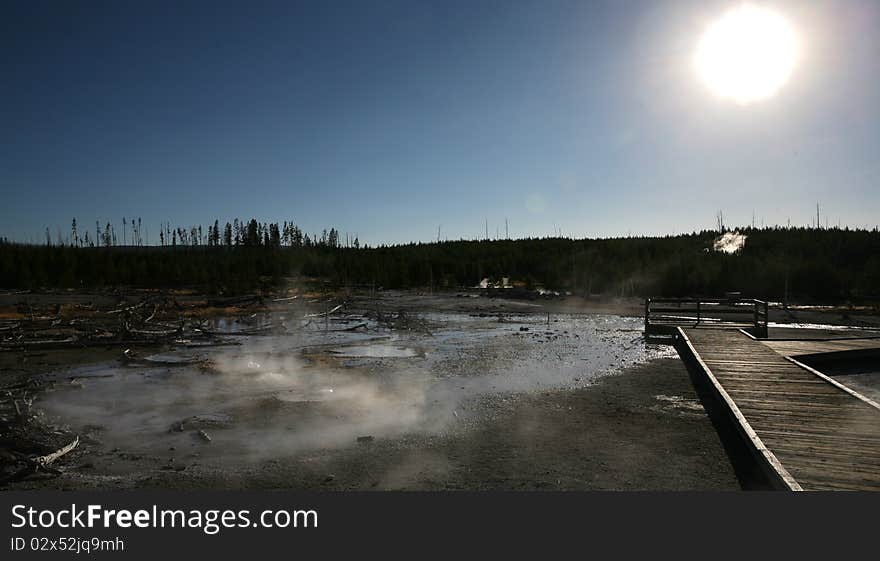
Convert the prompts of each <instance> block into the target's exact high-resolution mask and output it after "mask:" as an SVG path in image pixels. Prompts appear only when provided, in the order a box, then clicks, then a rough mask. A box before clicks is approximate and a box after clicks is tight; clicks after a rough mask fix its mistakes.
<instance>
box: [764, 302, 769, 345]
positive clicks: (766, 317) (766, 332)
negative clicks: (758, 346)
mask: <svg viewBox="0 0 880 561" xmlns="http://www.w3.org/2000/svg"><path fill="white" fill-rule="evenodd" d="M767 337H770V307H769V305H768V304H767V301H766V300H764V338H765V339H766V338H767Z"/></svg>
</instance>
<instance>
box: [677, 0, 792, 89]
mask: <svg viewBox="0 0 880 561" xmlns="http://www.w3.org/2000/svg"><path fill="white" fill-rule="evenodd" d="M797 58H798V42H797V37H796V35H795V32H794V29H793V28H792V26H791V25H790V24H789V22H788V20H786V19H785V17H783V16H782V15H781V14H779V13H778V12H775V11H773V10H770V9H768V8H762V7H758V6H754V5H751V4H743V5H741V6H739V7H736V8H733V9H731V10H729V11H728V12H726V13H724V14H723V15H722V16H721V17H720V18H718V19H717V20H716V21H715V22H713V23H712V24H711V25H710V26H709V27H708V28H707V29H706V31H705V32H704V33H703V35H702V37H700V41H699V44H698V45H697V51H696V54H695V56H694V65H695V66H696V70H697V73H698V74H699V76H700V78H701V79H702V81H703V82H704V83H705V84H706V86H708V87H709V89H710V90H711V91H712V92H713V93H715V94H716V95H717V96H719V97H721V98H724V99H730V100H733V101H735V102H737V103H740V104H747V103H752V102H755V101H761V100H765V99H768V98H770V97H773V95H775V94H776V92H778V91H779V89H780V88H782V86H784V85H785V83H786V82H788V79H789V77H790V76H791V73H792V71H793V70H794V67H795V63H796V62H797Z"/></svg>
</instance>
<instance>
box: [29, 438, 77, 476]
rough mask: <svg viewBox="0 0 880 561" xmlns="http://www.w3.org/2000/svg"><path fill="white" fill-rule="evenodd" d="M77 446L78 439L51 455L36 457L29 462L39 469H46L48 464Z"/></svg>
mask: <svg viewBox="0 0 880 561" xmlns="http://www.w3.org/2000/svg"><path fill="white" fill-rule="evenodd" d="M78 444H79V437H78V436H77V437H76V438H74V439H73V441H72V442H71V443H70V444H68V445H67V446H63V447H61V448H59V449H58V450H55V451H54V452H52V453H51V454H46V455H45V456H37V457H36V458H32V459H31V462H33V463H34V464H35V465H36V466H37V467H39V468H46V467H47V466H48V465H49V464H51V463H52V462H54V461H55V460H57V459H58V458H60V457H61V456H63V455H65V454H67V453H68V452H70V451H71V450H73V449H74V448H76V447H77V445H78Z"/></svg>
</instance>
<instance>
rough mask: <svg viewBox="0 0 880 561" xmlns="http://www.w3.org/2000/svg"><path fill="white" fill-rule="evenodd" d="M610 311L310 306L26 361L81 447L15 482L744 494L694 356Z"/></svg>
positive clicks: (529, 306)
mask: <svg viewBox="0 0 880 561" xmlns="http://www.w3.org/2000/svg"><path fill="white" fill-rule="evenodd" d="M594 304H595V305H593V306H591V305H590V303H589V302H587V303H584V302H583V301H580V302H579V303H578V304H577V305H570V304H566V303H565V302H558V301H550V302H522V301H507V300H502V299H489V298H479V297H477V298H475V297H473V295H467V294H464V295H455V294H447V295H442V296H433V295H424V294H416V293H385V294H382V295H378V296H376V297H367V296H364V297H360V298H358V297H355V298H349V299H347V303H346V305H344V306H340V307H337V306H339V304H338V302H336V301H331V300H330V299H326V300H320V299H312V300H311V301H310V302H303V301H302V300H297V299H292V300H289V301H288V300H286V301H285V302H284V303H280V304H277V305H273V306H270V307H269V309H268V310H261V311H258V312H256V313H247V314H237V315H235V316H220V317H212V318H207V319H205V320H203V324H202V325H203V327H204V329H206V330H210V331H211V332H212V333H214V335H215V338H213V339H211V340H210V341H203V340H180V341H177V342H176V343H175V344H173V345H166V346H164V347H161V348H138V349H132V350H131V352H129V353H128V354H127V355H124V354H123V351H124V350H125V349H121V348H119V349H116V348H112V347H107V348H95V349H88V350H82V351H73V350H63V351H57V353H56V352H44V353H30V354H26V355H22V358H21V359H20V361H19V364H17V365H16V366H17V368H18V369H19V370H21V372H29V373H30V375H33V376H38V377H40V378H41V379H42V380H44V381H45V382H47V387H48V388H49V389H48V390H47V391H44V392H43V393H41V394H40V395H39V396H38V398H37V400H36V402H35V404H34V406H35V409H36V410H37V411H39V412H40V414H41V415H42V419H43V420H45V421H46V422H47V423H48V424H49V425H50V426H57V427H58V428H59V430H60V431H69V432H70V433H71V434H77V435H79V436H80V437H81V445H80V446H79V447H78V448H77V449H76V450H75V451H74V452H73V453H71V454H70V455H69V456H68V457H66V458H64V460H63V461H62V462H61V466H62V467H63V469H62V472H63V473H62V475H61V476H58V477H52V478H46V479H31V480H28V481H23V482H19V483H16V485H17V486H18V487H25V488H131V487H144V486H146V487H171V488H247V487H259V488H298V489H544V488H553V489H682V490H684V489H738V488H739V483H738V482H737V480H736V478H735V476H734V472H733V469H732V467H731V466H730V462H729V460H728V458H727V456H726V454H725V452H724V448H723V447H722V445H721V442H720V441H719V438H718V436H717V433H716V432H715V429H714V427H713V426H712V424H711V423H710V422H709V419H708V418H707V416H706V414H705V411H704V410H703V408H702V405H701V404H700V402H699V401H698V399H697V396H696V394H695V393H694V391H693V388H692V386H691V383H690V380H689V378H688V375H687V373H686V371H685V369H684V367H683V366H682V364H681V363H680V361H679V360H678V359H677V355H676V354H675V351H674V350H672V348H671V347H666V346H659V345H652V344H646V343H645V341H644V340H643V338H642V322H643V320H642V318H641V317H640V316H638V315H635V314H632V315H630V312H631V310H630V308H632V307H633V306H631V305H630V304H631V303H623V305H619V304H620V303H614V302H600V303H594ZM56 354H57V355H58V356H56ZM7 355H8V353H7ZM65 357H66V358H65ZM6 358H10V357H9V356H6ZM26 361H30V362H26ZM65 363H68V364H78V366H68V367H64V366H63V365H64V364H65Z"/></svg>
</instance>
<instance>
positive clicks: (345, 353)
mask: <svg viewBox="0 0 880 561" xmlns="http://www.w3.org/2000/svg"><path fill="white" fill-rule="evenodd" d="M330 352H331V353H333V354H334V355H335V356H339V357H346V358H410V357H414V356H422V354H423V353H420V352H419V351H417V350H415V349H412V348H409V347H398V346H393V345H352V346H349V347H342V348H338V349H332V350H331V351H330Z"/></svg>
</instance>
